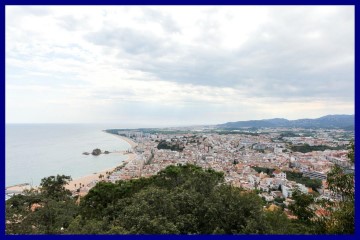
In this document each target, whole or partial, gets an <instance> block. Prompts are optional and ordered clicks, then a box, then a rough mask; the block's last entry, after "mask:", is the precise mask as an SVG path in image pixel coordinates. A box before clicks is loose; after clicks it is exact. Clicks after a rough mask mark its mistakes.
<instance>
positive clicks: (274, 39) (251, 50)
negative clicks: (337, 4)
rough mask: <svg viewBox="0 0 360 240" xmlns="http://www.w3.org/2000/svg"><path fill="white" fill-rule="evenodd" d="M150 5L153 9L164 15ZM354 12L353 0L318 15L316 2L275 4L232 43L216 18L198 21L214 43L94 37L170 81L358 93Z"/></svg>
mask: <svg viewBox="0 0 360 240" xmlns="http://www.w3.org/2000/svg"><path fill="white" fill-rule="evenodd" d="M146 11H148V14H147V16H149V15H150V16H158V15H157V14H156V12H152V11H151V10H149V9H148V10H146ZM149 11H150V13H151V14H149ZM352 14H353V10H351V9H350V8H346V9H345V8H337V11H336V12H335V13H333V14H331V15H329V16H327V17H322V18H319V17H317V12H316V11H313V10H312V9H311V8H309V9H307V8H299V9H291V10H289V9H288V8H287V9H282V8H273V9H272V11H271V12H270V17H271V19H272V20H271V21H270V22H268V23H266V24H264V25H262V26H261V27H260V28H259V29H258V30H257V31H256V32H255V33H253V34H252V36H251V38H250V39H249V40H248V41H247V42H246V43H245V44H244V45H243V46H242V47H241V48H240V49H235V50H233V51H229V50H224V49H221V48H219V47H218V46H217V45H216V43H217V42H218V41H217V37H218V36H216V35H215V34H211V32H216V29H217V27H218V26H217V23H216V21H215V20H214V19H211V20H209V21H206V19H205V20H202V21H200V22H199V23H198V24H199V26H200V29H202V30H203V32H204V34H202V36H203V37H202V38H201V39H198V42H199V43H202V42H203V43H209V42H210V45H211V44H212V45H211V46H213V48H209V47H207V46H204V47H202V46H201V44H199V45H197V47H193V46H187V45H179V44H177V43H175V42H173V41H172V40H171V39H170V38H169V39H161V38H157V37H155V36H153V35H151V33H150V32H136V31H135V30H130V29H116V30H111V31H108V30H103V31H100V32H97V33H94V34H92V35H91V36H89V37H88V39H89V40H90V41H92V42H93V43H95V44H99V45H103V46H108V47H112V48H114V50H116V49H117V50H118V51H121V50H124V51H126V52H127V53H128V54H129V55H127V58H128V59H129V61H131V62H132V65H131V67H132V68H134V69H136V70H141V71H144V72H148V73H151V74H153V75H155V76H157V77H158V78H159V79H161V80H164V81H173V82H177V83H180V84H184V83H189V84H194V85H204V86H219V87H232V88H237V89H244V90H245V91H246V93H247V94H248V95H249V96H258V97H280V98H302V97H304V98H308V97H313V98H329V97H337V98H345V99H353V96H354V94H353V89H354V83H353V81H354V74H353V73H354V31H353V21H354V18H353V15H352ZM351 16H352V17H351ZM211 27H212V28H214V29H215V31H210V30H209V29H210V28H211ZM234 30H236V29H234ZM211 38H213V39H214V41H209V39H211ZM139 54H142V55H141V56H139ZM119 56H122V55H119ZM168 59H174V60H173V61H169V60H168Z"/></svg>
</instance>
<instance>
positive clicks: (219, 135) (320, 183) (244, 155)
mask: <svg viewBox="0 0 360 240" xmlns="http://www.w3.org/2000/svg"><path fill="white" fill-rule="evenodd" d="M107 132H109V133H113V134H117V135H120V136H123V137H126V138H128V139H131V140H132V141H134V142H135V143H136V146H135V147H134V148H132V149H129V150H128V151H127V152H128V153H130V152H132V153H133V154H136V155H135V157H134V158H133V159H132V160H131V161H128V162H125V163H124V164H123V165H121V166H119V167H117V168H116V169H115V170H114V171H113V172H109V173H108V174H107V176H102V177H103V181H110V182H116V181H118V180H127V179H134V178H140V177H149V176H151V175H154V174H156V173H157V172H159V171H160V170H162V169H164V168H165V167H167V166H169V165H181V164H182V165H184V164H195V165H198V166H200V167H202V168H204V169H209V168H211V169H214V170H216V171H220V172H223V173H224V176H225V181H226V183H227V184H231V185H233V186H236V187H241V188H243V189H247V190H255V191H257V193H258V194H259V196H260V197H262V198H263V199H264V200H265V201H266V202H267V203H269V204H271V205H277V206H282V207H283V208H285V210H286V207H287V206H288V205H289V204H291V203H292V202H293V200H292V199H291V196H292V192H293V191H294V190H295V189H297V190H299V191H301V192H302V193H306V194H313V195H314V197H316V198H317V199H328V200H337V199H338V196H337V195H335V194H333V193H332V192H331V191H330V190H329V189H327V182H326V175H327V173H328V172H329V171H330V169H331V167H332V166H334V164H337V165H339V166H341V167H342V168H343V169H345V171H347V172H353V171H354V165H353V164H351V163H350V161H349V159H348V157H347V154H348V146H349V144H350V141H351V139H353V132H349V131H345V130H342V129H311V130H309V129H286V128H274V129H271V128H264V129H257V130H256V131H239V130H234V131H216V130H214V129H200V130H199V129H193V130H189V129H186V130H184V129H171V131H166V130H165V131H164V130H163V131H161V130H158V131H155V130H151V131H147V130H143V129H142V130H107ZM314 149H315V150H314ZM318 149H321V150H318ZM96 182H97V181H96ZM96 182H94V183H93V184H91V186H94V185H95V184H96ZM91 186H89V187H91ZM84 190H89V188H86V189H84ZM269 204H268V205H269ZM289 215H290V213H289Z"/></svg>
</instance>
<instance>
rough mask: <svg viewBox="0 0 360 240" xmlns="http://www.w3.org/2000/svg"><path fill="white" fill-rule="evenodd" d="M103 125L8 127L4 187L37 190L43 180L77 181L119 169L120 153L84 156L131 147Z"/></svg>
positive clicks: (13, 125) (23, 125)
mask: <svg viewBox="0 0 360 240" xmlns="http://www.w3.org/2000/svg"><path fill="white" fill-rule="evenodd" d="M108 128H114V127H111V126H109V125H100V124H91V125H90V124H6V129H5V130H6V140H5V154H6V155H5V175H6V177H5V185H6V186H7V187H8V186H13V185H17V184H22V183H28V184H30V185H32V186H38V185H39V184H40V182H41V179H42V178H44V177H48V176H52V175H57V174H60V175H61V174H64V175H67V176H71V177H72V178H73V179H76V178H78V177H81V176H85V175H89V174H93V173H95V172H99V171H102V170H105V169H108V168H112V167H116V166H118V165H120V164H121V163H122V162H123V161H124V160H125V159H127V156H124V155H123V154H121V153H110V154H101V155H99V156H93V155H91V154H90V155H83V154H82V153H83V152H90V153H91V152H92V150H93V149H95V148H100V149H101V150H102V151H105V150H107V151H110V152H115V151H124V150H128V149H129V148H130V145H129V144H128V143H127V142H126V141H124V140H122V139H121V138H119V137H118V136H115V135H112V134H109V133H106V132H104V131H103V130H105V129H108Z"/></svg>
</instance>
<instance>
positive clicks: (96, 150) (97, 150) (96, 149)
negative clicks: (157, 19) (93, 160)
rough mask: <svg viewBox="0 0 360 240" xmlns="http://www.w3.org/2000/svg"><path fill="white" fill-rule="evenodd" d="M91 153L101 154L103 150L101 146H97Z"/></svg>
mask: <svg viewBox="0 0 360 240" xmlns="http://www.w3.org/2000/svg"><path fill="white" fill-rule="evenodd" d="M91 154H92V155H94V156H99V155H100V154H101V150H100V149H99V148H95V149H94V150H93V151H92V153H91Z"/></svg>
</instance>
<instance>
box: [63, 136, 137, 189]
mask: <svg viewBox="0 0 360 240" xmlns="http://www.w3.org/2000/svg"><path fill="white" fill-rule="evenodd" d="M113 135H115V136H117V137H119V138H121V139H122V140H124V141H126V142H127V143H128V144H129V145H130V147H131V149H134V148H135V147H136V146H137V145H138V144H137V143H136V142H134V141H133V140H132V139H130V138H127V137H124V136H120V135H117V134H113ZM125 155H127V156H128V158H127V159H126V160H124V161H123V162H124V163H126V164H128V163H129V162H131V161H133V160H134V159H135V158H136V153H128V154H125ZM116 167H118V166H114V167H112V168H108V169H105V170H101V171H99V172H96V173H93V174H89V175H86V176H82V177H79V178H76V179H73V180H72V181H70V182H69V184H68V185H66V186H65V188H66V189H68V190H70V191H72V192H73V191H76V190H77V189H78V188H79V186H80V184H81V185H84V187H83V188H82V190H81V191H80V193H79V194H80V195H85V194H86V193H87V192H88V191H89V188H91V187H92V185H95V184H96V182H99V181H100V180H101V179H100V178H99V176H100V175H103V176H104V178H103V179H106V177H107V176H108V175H107V174H106V173H107V172H113V171H114V170H115V169H116ZM75 186H76V187H75Z"/></svg>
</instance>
